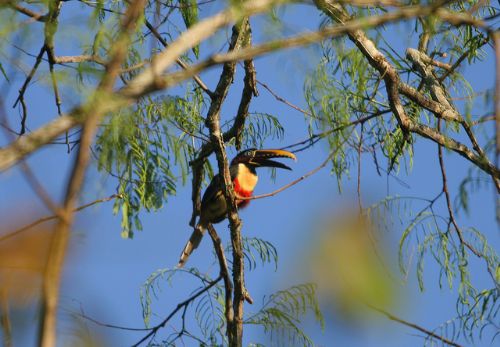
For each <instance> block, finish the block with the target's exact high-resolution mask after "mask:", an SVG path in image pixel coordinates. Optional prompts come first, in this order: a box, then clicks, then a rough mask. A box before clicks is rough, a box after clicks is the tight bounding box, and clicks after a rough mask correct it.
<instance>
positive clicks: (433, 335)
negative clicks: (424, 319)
mask: <svg viewBox="0 0 500 347" xmlns="http://www.w3.org/2000/svg"><path fill="white" fill-rule="evenodd" d="M366 305H367V306H368V307H369V308H371V309H372V310H374V311H376V312H378V313H380V314H382V315H384V316H386V317H387V318H388V319H390V320H392V321H394V322H397V323H400V324H403V325H406V326H407V327H410V328H412V329H415V330H418V331H420V332H422V333H424V334H425V335H427V336H429V337H431V338H434V339H436V340H439V341H441V342H444V343H446V344H447V345H450V346H453V347H462V345H459V344H458V343H456V342H453V341H451V340H448V339H447V338H445V337H444V336H441V335H438V334H436V333H435V332H433V331H431V330H429V329H426V328H424V327H422V326H420V325H417V324H415V323H412V322H408V321H407V320H404V319H402V318H399V317H397V316H395V315H393V314H392V313H390V312H387V311H386V310H384V309H381V308H379V307H376V306H373V305H371V304H369V303H366Z"/></svg>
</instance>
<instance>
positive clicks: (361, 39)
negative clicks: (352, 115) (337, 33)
mask: <svg viewBox="0 0 500 347" xmlns="http://www.w3.org/2000/svg"><path fill="white" fill-rule="evenodd" d="M315 4H316V5H317V7H318V8H319V9H320V10H322V11H323V12H325V13H326V14H327V15H328V16H330V17H331V18H332V19H333V20H334V21H336V22H338V23H341V24H344V25H346V23H348V22H349V21H350V19H351V18H350V16H349V14H348V13H347V11H346V10H345V9H344V8H343V7H342V6H341V5H339V4H338V3H336V2H334V1H333V0H315ZM439 6H441V2H437V3H435V4H433V5H432V6H429V7H427V8H425V9H426V11H429V12H428V14H433V13H435V14H436V15H438V16H439V17H441V18H442V19H445V20H448V21H450V23H452V24H454V25H460V24H470V25H476V26H478V27H484V23H483V22H481V21H477V20H475V19H473V18H469V17H468V16H464V15H459V16H458V14H457V16H456V17H453V16H452V14H450V13H449V12H448V11H447V10H445V9H443V8H440V7H439ZM452 17H453V18H454V19H452ZM348 35H349V38H350V39H351V41H353V42H354V44H356V46H357V47H358V48H359V49H360V51H361V52H362V53H363V55H364V56H365V57H366V59H367V60H368V62H369V63H370V65H371V66H372V67H374V68H375V69H376V70H377V71H379V73H380V75H381V76H383V79H384V82H385V85H386V91H387V96H388V99H389V105H390V106H391V110H392V112H393V114H394V116H395V117H396V119H397V121H398V124H399V126H400V127H401V129H402V130H403V132H405V133H406V134H408V133H410V132H412V133H416V134H419V135H421V136H423V137H425V138H428V139H430V140H432V141H434V142H436V143H438V144H441V145H443V146H445V147H447V148H449V149H451V150H453V151H455V152H457V153H458V154H460V155H461V156H463V157H464V158H466V159H468V160H469V161H471V162H472V163H473V164H474V165H476V166H477V167H479V168H480V169H482V170H483V171H485V172H486V173H488V174H490V175H491V176H493V177H494V178H496V179H498V178H500V170H499V169H498V168H497V167H495V166H494V165H493V164H491V163H490V162H489V161H488V160H487V159H486V158H484V157H483V156H481V155H478V154H476V153H474V152H473V151H471V150H470V149H469V148H467V146H465V145H463V144H462V143H460V142H458V141H455V140H453V139H451V138H448V137H446V136H444V135H442V134H440V133H439V132H437V131H436V130H435V129H432V128H430V127H428V126H425V125H422V124H420V123H418V122H416V121H413V120H412V119H411V118H409V117H408V116H407V115H406V113H405V110H404V108H403V105H402V104H401V100H400V97H399V89H400V87H401V82H400V79H399V74H398V72H397V71H396V70H395V68H394V67H393V66H392V65H391V64H390V63H389V61H388V60H387V58H386V57H385V56H384V55H383V54H382V53H381V52H380V51H379V50H378V49H377V47H376V46H375V44H374V43H373V41H371V40H370V39H369V38H368V37H367V36H366V34H365V33H364V32H363V31H362V30H361V29H355V30H352V31H350V32H349V33H348ZM406 90H407V91H409V90H410V89H409V88H406ZM413 95H416V94H415V93H413ZM427 105H429V104H428V103H427ZM449 109H451V107H449Z"/></svg>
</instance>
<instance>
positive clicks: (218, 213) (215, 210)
mask: <svg viewBox="0 0 500 347" xmlns="http://www.w3.org/2000/svg"><path fill="white" fill-rule="evenodd" d="M277 157H283V158H292V159H296V158H295V155H294V154H293V153H290V152H288V151H284V150H279V149H265V150H257V149H248V150H245V151H243V152H240V153H239V154H238V155H237V156H236V157H235V158H234V159H233V160H232V161H231V165H230V166H229V171H230V174H231V180H232V182H233V187H234V192H235V194H236V197H250V196H252V194H253V190H254V187H255V185H256V184H257V180H258V177H257V171H256V168H258V167H276V168H282V169H287V170H291V169H290V168H289V167H288V166H286V165H285V164H282V163H280V162H276V161H273V160H271V159H270V158H277ZM222 184H223V182H222V178H221V176H220V175H219V174H217V175H215V176H214V178H213V179H212V181H211V182H210V184H209V185H208V187H207V189H206V190H205V193H204V194H203V198H202V200H201V211H200V219H199V221H198V224H197V225H196V227H195V230H194V231H193V233H192V234H191V237H190V238H189V241H188V242H187V244H186V246H185V247H184V249H183V251H182V253H181V256H180V259H179V263H178V264H177V267H182V266H184V264H185V263H186V261H187V260H188V258H189V256H190V255H191V253H192V252H193V250H194V249H195V248H197V247H198V245H199V244H200V242H201V239H202V238H203V234H204V233H205V230H206V229H207V226H208V224H210V223H212V224H215V223H220V222H222V221H223V220H224V219H225V218H226V217H227V204H226V198H225V196H224V193H223V191H222ZM248 203H249V200H238V199H237V200H236V204H237V206H238V208H242V207H245V206H246V205H248Z"/></svg>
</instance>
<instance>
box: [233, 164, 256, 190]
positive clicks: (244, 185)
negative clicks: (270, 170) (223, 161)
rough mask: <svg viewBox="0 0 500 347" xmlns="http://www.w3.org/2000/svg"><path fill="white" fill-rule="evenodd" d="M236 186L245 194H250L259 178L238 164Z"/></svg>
mask: <svg viewBox="0 0 500 347" xmlns="http://www.w3.org/2000/svg"><path fill="white" fill-rule="evenodd" d="M238 165H239V166H238V184H239V186H240V188H241V189H242V190H244V191H247V192H252V191H253V190H254V188H255V186H256V185H257V181H258V180H259V178H258V177H257V175H255V174H254V173H252V172H251V171H250V170H249V169H248V168H247V167H246V166H245V165H244V164H238Z"/></svg>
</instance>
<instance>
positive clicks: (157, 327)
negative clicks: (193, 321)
mask: <svg viewBox="0 0 500 347" xmlns="http://www.w3.org/2000/svg"><path fill="white" fill-rule="evenodd" d="M221 279H222V276H220V275H219V277H217V278H216V279H215V280H213V281H211V282H209V283H208V284H207V285H206V286H205V287H204V288H202V289H200V290H199V291H197V292H196V293H195V294H193V295H191V296H190V297H189V298H187V299H186V300H184V301H183V302H181V303H179V304H178V305H177V306H176V307H175V309H174V310H173V311H172V312H170V313H169V315H168V316H167V317H166V318H165V319H164V320H162V321H161V322H160V323H159V324H157V325H155V326H154V327H152V328H151V331H150V332H149V333H148V334H147V335H146V336H144V337H143V338H142V339H140V340H139V341H138V342H136V343H134V344H133V345H132V347H137V346H139V345H140V344H142V343H143V342H144V341H146V340H147V339H149V338H150V337H153V336H154V335H156V333H157V332H158V330H160V329H161V328H163V327H164V326H165V325H166V324H167V322H168V321H169V320H170V319H171V318H172V317H173V316H175V314H176V313H177V312H179V310H180V309H181V308H187V306H189V304H190V303H191V302H193V301H194V300H196V298H198V297H199V296H200V295H201V294H203V293H205V292H207V291H209V290H210V289H211V288H212V287H213V286H215V285H216V284H217V283H218V282H219V281H220V280H221Z"/></svg>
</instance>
